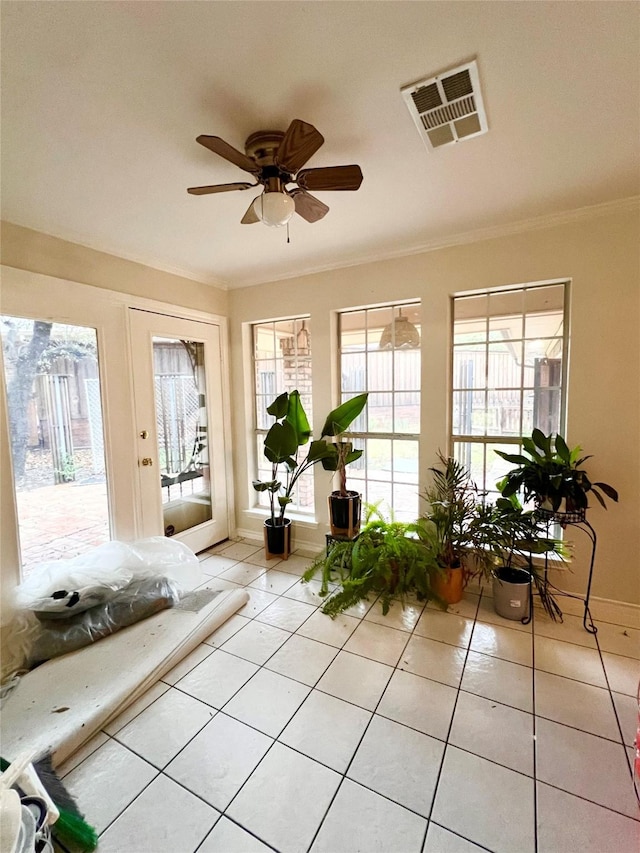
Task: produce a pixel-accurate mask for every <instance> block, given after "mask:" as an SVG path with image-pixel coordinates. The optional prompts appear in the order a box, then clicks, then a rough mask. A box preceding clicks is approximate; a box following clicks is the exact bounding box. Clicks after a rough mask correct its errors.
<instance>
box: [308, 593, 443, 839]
mask: <svg viewBox="0 0 640 853" xmlns="http://www.w3.org/2000/svg"><path fill="white" fill-rule="evenodd" d="M377 600H378V599H377V598H376V600H375V601H374V602H373V605H372V606H374V605H375V604H376V603H377ZM370 609H371V608H369V610H370ZM425 609H426V604H425V606H424V607H423V609H422V611H421V613H420V616H419V617H418V619H416V625H417V624H418V620H419V619H420V617H421V616H422V614H423V613H424V611H425ZM368 612H369V611H367V613H368ZM365 615H366V614H365ZM362 621H364V617H362V620H361V622H362ZM415 627H416V626H415V625H414V626H413V628H412V629H411V632H410V633H409V635H408V637H407V641H406V643H405V644H404V646H403V649H402V652H401V653H400V654H399V655H398V663H399V662H400V659H401V658H402V655H403V654H404V652H405V650H406V648H407V646H408V645H409V641H410V640H411V638H412V636H413V635H414V631H415ZM355 630H356V629H354V631H353V632H352V634H353V633H355ZM350 636H352V635H350ZM376 662H378V661H376ZM398 663H396V665H395V666H394V667H393V668H392V670H391V674H390V675H389V678H388V679H387V681H386V684H385V685H384V688H383V689H382V691H381V693H380V696H379V697H378V701H377V702H376V704H375V707H374V708H373V710H372V711H371V717H370V718H369V722H368V723H367V724H366V726H365V727H364V730H363V732H362V735H361V736H360V739H359V740H358V743H357V744H356V747H355V749H354V750H353V754H352V756H351V758H350V760H349V762H348V764H347V766H346V768H345V770H344V772H343V773H342V774H341V776H342V778H341V779H340V781H339V782H338V787H337V788H336V790H335V791H334V793H333V796H332V797H331V800H330V801H329V805H328V806H327V808H326V810H325V813H324V815H323V816H322V819H321V820H320V823H319V824H318V827H317V828H316V831H315V832H314V834H313V837H312V839H311V841H310V842H309V846H308V847H307V853H310V851H311V848H312V847H313V845H314V843H315V841H316V838H317V837H318V834H319V833H320V830H321V829H322V826H323V824H324V822H325V820H326V818H327V815H328V814H329V811H330V810H331V807H332V805H333V803H334V802H335V799H336V797H337V796H338V793H339V791H340V789H341V788H342V785H343V784H344V780H345V779H346V778H347V773H348V772H349V768H350V767H351V765H352V764H353V761H354V759H355V757H356V754H357V752H358V750H359V749H360V745H361V744H362V741H363V740H364V738H365V736H366V734H367V732H368V730H369V727H370V725H371V722H372V720H373V718H374V717H375V714H376V710H377V709H378V706H379V705H380V703H381V702H382V698H383V696H384V694H385V693H386V691H387V688H388V687H389V684H390V683H391V679H392V678H393V676H394V675H395V673H396V672H397V671H398ZM321 692H322V691H321ZM329 695H331V694H329ZM335 698H339V697H335ZM365 710H367V711H368V710H369V709H368V708H366V709H365ZM349 781H351V782H355V780H354V779H350V780H349ZM355 784H359V783H358V782H355ZM363 787H365V788H366V789H367V790H371V789H370V788H368V787H367V786H363ZM373 793H374V794H377V793H378V792H377V791H373ZM378 796H380V795H379V794H378ZM385 799H389V798H385ZM391 802H395V801H394V800H391ZM396 805H399V804H396ZM401 808H404V806H402V807H401ZM420 817H422V818H423V819H424V816H423V815H420ZM428 825H429V821H428V820H427V826H428ZM425 832H426V828H425Z"/></svg>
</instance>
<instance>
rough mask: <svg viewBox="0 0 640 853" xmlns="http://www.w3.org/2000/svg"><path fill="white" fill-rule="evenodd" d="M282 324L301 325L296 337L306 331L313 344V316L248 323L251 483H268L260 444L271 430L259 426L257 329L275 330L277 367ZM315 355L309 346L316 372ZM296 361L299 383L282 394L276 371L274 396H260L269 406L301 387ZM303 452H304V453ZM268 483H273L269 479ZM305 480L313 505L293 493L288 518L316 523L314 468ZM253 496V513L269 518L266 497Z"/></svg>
mask: <svg viewBox="0 0 640 853" xmlns="http://www.w3.org/2000/svg"><path fill="white" fill-rule="evenodd" d="M279 323H300V324H301V329H300V330H299V331H298V333H295V332H294V333H293V334H299V333H300V332H301V331H302V330H306V332H307V334H308V336H309V340H310V341H311V329H310V326H311V315H310V314H309V313H304V314H299V315H295V316H290V317H278V318H277V319H267V320H256V321H253V322H251V323H249V340H250V345H251V369H252V377H251V412H252V419H253V423H252V425H251V435H252V440H253V477H252V479H258V480H261V479H262V480H264V479H265V477H264V476H261V474H260V467H261V466H260V462H261V458H262V459H263V458H264V454H263V453H262V451H261V444H262V442H263V441H264V436H266V434H267V433H268V431H269V427H261V426H259V425H258V423H259V420H258V418H259V412H258V400H259V396H258V387H257V378H258V374H257V367H256V365H257V362H258V359H256V329H257V328H258V327H260V326H262V327H265V326H272V327H273V337H274V350H273V351H274V364H275V362H276V361H278V356H277V354H276V353H277V341H278V338H277V329H276V327H277V325H278V324H279ZM305 324H306V325H305ZM296 347H297V344H296ZM312 352H313V350H312V344H311V343H310V344H309V352H308V357H309V359H310V362H309V363H310V365H311V370H312V369H313V355H312ZM295 358H296V383H295V384H294V385H293V386H292V387H291V388H286V387H283V388H282V390H279V388H278V376H277V370H276V374H275V376H274V391H273V396H271V398H270V399H268V397H269V395H266V394H260V398H263V399H264V400H265V402H266V401H267V399H268V402H266V405H269V404H270V403H271V402H273V400H274V399H275V398H276V397H277V396H278V395H279V394H282V393H284V392H285V391H287V392H291V391H294V390H296V388H297V387H298V384H299V383H298V382H297V379H298V376H299V374H298V371H299V364H298V353H296V356H295ZM280 360H283V357H282V356H281V357H280ZM312 381H313V376H312V374H311V375H310V381H309V392H308V394H305V397H307V398H308V401H309V402H307V401H306V400H305V401H304V406H305V411H306V413H307V416H308V418H309V422H311V420H312V416H313V409H312V403H313V399H312ZM283 384H285V385H286V383H283ZM309 403H311V405H309ZM265 410H266V409H265ZM261 439H262V441H261ZM303 451H304V448H303ZM303 451H301V453H302V452H303ZM267 464H269V463H265V464H264V465H263V467H264V468H266V467H267ZM267 479H270V475H269V477H268V478H267ZM305 480H306V482H307V483H309V484H310V485H309V491H310V493H311V496H312V498H311V503H310V505H309V506H308V507H304V506H301V505H300V503H299V502H298V500H297V495H296V492H294V494H293V495H292V497H293V500H292V502H291V503H290V504H289V505H288V507H287V515H288V516H298V517H299V518H302V519H304V520H306V521H313V520H314V518H315V483H314V474H313V468H311V469H310V470H309V471H307V472H305V474H303V475H302V476H301V477H300V480H299V481H298V482H299V483H301V484H302V483H303V482H304V481H305ZM251 492H252V493H253V504H252V506H251V509H252V510H254V511H257V512H260V513H262V512H264V513H266V514H268V513H269V505H268V499H267V496H266V493H260V492H256V491H255V490H254V489H253V488H252V489H251ZM262 501H264V502H262Z"/></svg>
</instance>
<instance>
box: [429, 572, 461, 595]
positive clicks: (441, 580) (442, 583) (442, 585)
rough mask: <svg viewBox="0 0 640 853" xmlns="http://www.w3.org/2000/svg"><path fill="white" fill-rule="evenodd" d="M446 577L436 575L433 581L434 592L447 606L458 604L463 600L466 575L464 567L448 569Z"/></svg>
mask: <svg viewBox="0 0 640 853" xmlns="http://www.w3.org/2000/svg"><path fill="white" fill-rule="evenodd" d="M444 571H445V574H444V575H439V574H438V575H434V577H433V580H432V581H431V586H432V587H433V591H434V592H435V593H436V595H438V596H439V597H440V598H441V599H442V600H443V601H446V603H447V604H457V603H458V602H459V601H460V600H461V599H462V592H463V590H464V574H463V571H462V567H461V566H458V567H457V568H454V569H452V568H447V569H445V570H444Z"/></svg>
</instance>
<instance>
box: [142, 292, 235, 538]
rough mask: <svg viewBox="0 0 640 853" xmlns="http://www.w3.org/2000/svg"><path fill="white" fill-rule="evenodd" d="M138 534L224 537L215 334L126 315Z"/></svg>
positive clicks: (186, 323)
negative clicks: (134, 447)
mask: <svg viewBox="0 0 640 853" xmlns="http://www.w3.org/2000/svg"><path fill="white" fill-rule="evenodd" d="M129 322H130V332H131V342H132V354H133V389H134V400H135V421H136V447H137V462H138V465H137V470H138V482H139V495H140V518H141V526H142V530H141V534H142V535H143V536H157V535H162V534H164V535H165V536H175V537H176V539H180V540H181V541H183V542H185V543H186V544H187V545H188V546H189V547H190V548H192V550H194V551H196V552H197V551H201V550H203V549H204V548H208V547H210V546H211V545H214V544H215V543H216V542H220V541H221V540H222V539H226V538H227V536H228V535H229V521H228V505H227V484H226V476H225V466H226V460H225V439H224V422H223V409H222V406H223V398H222V360H221V350H220V327H219V326H217V325H215V324H213V323H203V322H196V321H194V320H184V319H179V318H176V317H171V316H167V315H164V314H157V313H153V312H150V311H144V310H140V309H137V308H131V309H130V310H129Z"/></svg>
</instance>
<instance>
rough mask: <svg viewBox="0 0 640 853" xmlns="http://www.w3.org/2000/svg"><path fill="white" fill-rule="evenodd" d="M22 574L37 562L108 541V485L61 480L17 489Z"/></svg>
mask: <svg viewBox="0 0 640 853" xmlns="http://www.w3.org/2000/svg"><path fill="white" fill-rule="evenodd" d="M16 498H17V502H18V519H19V526H20V545H21V550H22V563H23V566H22V575H23V577H26V576H27V575H28V574H29V573H30V572H31V571H32V570H33V568H34V566H35V565H36V564H37V563H41V562H44V561H45V560H60V559H63V558H69V557H75V556H77V555H78V554H84V553H86V552H87V551H89V550H91V548H94V547H95V546H96V545H101V544H102V543H103V542H108V541H109V538H110V535H109V509H108V503H107V485H106V483H105V482H102V483H62V484H60V485H56V486H40V487H38V488H35V489H28V490H23V491H18V492H17V495H16Z"/></svg>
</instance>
